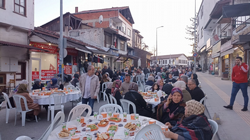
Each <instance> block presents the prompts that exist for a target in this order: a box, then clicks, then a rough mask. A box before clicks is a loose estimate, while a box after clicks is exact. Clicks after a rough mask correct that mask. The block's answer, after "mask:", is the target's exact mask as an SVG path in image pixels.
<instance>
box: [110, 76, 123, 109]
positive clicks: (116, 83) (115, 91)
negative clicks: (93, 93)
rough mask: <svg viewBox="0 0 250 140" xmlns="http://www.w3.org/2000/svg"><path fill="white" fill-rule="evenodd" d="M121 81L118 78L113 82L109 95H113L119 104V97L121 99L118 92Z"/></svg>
mask: <svg viewBox="0 0 250 140" xmlns="http://www.w3.org/2000/svg"><path fill="white" fill-rule="evenodd" d="M121 84H122V82H121V81H120V80H119V79H118V80H115V81H114V82H113V85H112V89H111V95H112V96H114V97H115V99H116V101H117V104H118V105H120V106H121V102H120V99H122V95H121V93H120V87H121Z"/></svg>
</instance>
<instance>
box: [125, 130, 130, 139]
mask: <svg viewBox="0 0 250 140" xmlns="http://www.w3.org/2000/svg"><path fill="white" fill-rule="evenodd" d="M124 136H125V138H128V137H129V129H127V128H124Z"/></svg>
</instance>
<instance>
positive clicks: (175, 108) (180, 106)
mask: <svg viewBox="0 0 250 140" xmlns="http://www.w3.org/2000/svg"><path fill="white" fill-rule="evenodd" d="M182 99H183V94H182V91H181V89H179V88H173V89H172V91H171V94H170V95H169V96H168V98H167V100H165V101H164V102H163V103H162V104H160V105H159V106H158V109H157V119H158V120H159V121H161V122H162V123H166V122H170V123H171V125H175V124H176V122H177V121H178V120H179V119H180V118H181V117H183V116H184V111H185V109H184V107H185V103H184V102H183V101H182Z"/></svg>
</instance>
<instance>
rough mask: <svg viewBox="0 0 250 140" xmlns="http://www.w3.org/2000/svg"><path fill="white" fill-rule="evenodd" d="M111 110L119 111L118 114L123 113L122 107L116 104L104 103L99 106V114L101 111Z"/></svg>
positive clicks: (113, 111)
mask: <svg viewBox="0 0 250 140" xmlns="http://www.w3.org/2000/svg"><path fill="white" fill-rule="evenodd" d="M109 111H111V112H112V113H115V112H116V113H117V112H119V113H120V114H122V113H123V110H122V107H121V106H119V105H116V104H106V105H103V106H101V107H100V108H99V114H101V113H102V112H109Z"/></svg>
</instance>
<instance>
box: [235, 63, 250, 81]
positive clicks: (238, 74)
mask: <svg viewBox="0 0 250 140" xmlns="http://www.w3.org/2000/svg"><path fill="white" fill-rule="evenodd" d="M248 70H249V66H248V65H247V64H246V63H242V64H241V65H240V66H238V65H236V66H234V67H233V72H232V81H234V82H235V83H237V84H239V83H247V82H248Z"/></svg>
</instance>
